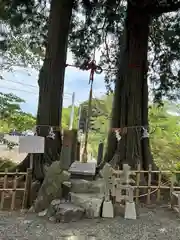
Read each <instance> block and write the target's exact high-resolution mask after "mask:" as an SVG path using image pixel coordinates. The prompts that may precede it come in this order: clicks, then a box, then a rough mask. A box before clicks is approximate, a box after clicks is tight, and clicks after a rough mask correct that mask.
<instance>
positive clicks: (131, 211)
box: [124, 201, 137, 220]
mask: <svg viewBox="0 0 180 240" xmlns="http://www.w3.org/2000/svg"><path fill="white" fill-rule="evenodd" d="M124 218H125V219H134V220H135V219H136V218H137V216H136V207H135V203H134V202H128V201H127V202H126V204H125V215H124Z"/></svg>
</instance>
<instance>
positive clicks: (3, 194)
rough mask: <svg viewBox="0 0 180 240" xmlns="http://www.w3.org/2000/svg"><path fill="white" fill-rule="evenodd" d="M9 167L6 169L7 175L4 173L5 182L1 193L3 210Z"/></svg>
mask: <svg viewBox="0 0 180 240" xmlns="http://www.w3.org/2000/svg"><path fill="white" fill-rule="evenodd" d="M7 174H8V169H7V168H6V169H5V175H4V183H3V190H2V193H1V204H0V205H1V206H0V208H1V210H2V209H3V207H4V196H5V189H6V188H7V180H8V175H7Z"/></svg>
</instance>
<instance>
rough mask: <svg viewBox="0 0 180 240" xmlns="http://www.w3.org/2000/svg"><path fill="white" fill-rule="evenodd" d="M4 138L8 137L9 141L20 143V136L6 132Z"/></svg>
mask: <svg viewBox="0 0 180 240" xmlns="http://www.w3.org/2000/svg"><path fill="white" fill-rule="evenodd" d="M4 139H6V140H7V141H8V142H13V143H15V144H19V136H13V135H9V134H4Z"/></svg>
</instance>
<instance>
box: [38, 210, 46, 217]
mask: <svg viewBox="0 0 180 240" xmlns="http://www.w3.org/2000/svg"><path fill="white" fill-rule="evenodd" d="M47 212H48V210H47V209H45V210H44V211H42V212H39V213H38V216H39V217H44V216H46V214H47Z"/></svg>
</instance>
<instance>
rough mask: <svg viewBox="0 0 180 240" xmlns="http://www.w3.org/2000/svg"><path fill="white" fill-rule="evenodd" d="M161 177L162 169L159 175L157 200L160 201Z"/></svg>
mask: <svg viewBox="0 0 180 240" xmlns="http://www.w3.org/2000/svg"><path fill="white" fill-rule="evenodd" d="M161 177H162V173H161V171H159V175H158V190H157V201H160V200H161Z"/></svg>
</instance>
